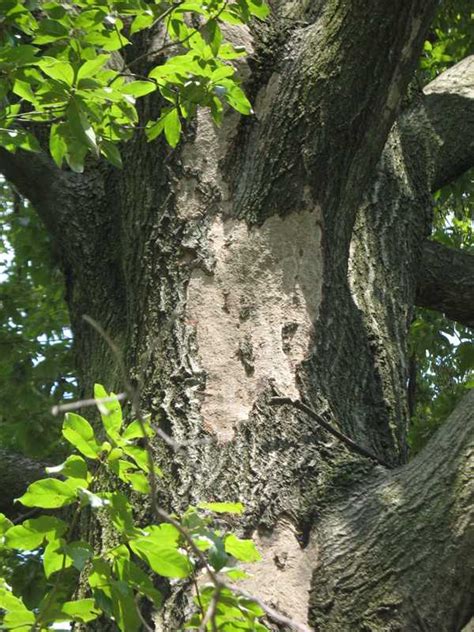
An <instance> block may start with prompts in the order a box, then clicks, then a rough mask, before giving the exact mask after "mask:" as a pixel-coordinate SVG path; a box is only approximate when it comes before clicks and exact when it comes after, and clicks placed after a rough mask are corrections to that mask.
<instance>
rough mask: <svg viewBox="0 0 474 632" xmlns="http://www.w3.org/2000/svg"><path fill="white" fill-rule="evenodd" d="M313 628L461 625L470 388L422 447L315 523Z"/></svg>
mask: <svg viewBox="0 0 474 632" xmlns="http://www.w3.org/2000/svg"><path fill="white" fill-rule="evenodd" d="M315 531H316V533H315V538H316V540H317V541H318V542H319V543H320V549H319V558H318V562H317V568H316V571H315V573H314V576H313V582H312V597H311V608H310V612H311V613H312V614H311V622H312V624H313V625H314V626H315V629H316V630H324V631H328V632H331V631H332V630H341V629H343V630H344V629H347V630H349V629H350V630H427V631H428V630H429V631H431V630H437V631H439V632H448V631H452V630H461V629H462V627H463V626H464V625H465V624H466V623H467V622H468V621H469V619H470V617H471V616H472V612H473V608H474V593H473V591H472V586H473V583H474V393H470V394H469V395H467V396H466V397H465V399H464V400H463V401H462V403H461V404H460V405H459V406H458V407H457V409H456V410H455V412H454V413H453V414H452V415H451V416H450V418H449V419H448V420H447V422H446V423H445V425H444V426H443V427H442V428H441V430H440V431H439V432H438V433H437V434H436V435H435V437H434V438H433V439H432V440H431V441H430V443H429V444H428V445H427V447H426V448H425V449H424V451H423V452H422V454H420V455H419V456H417V457H416V458H415V459H413V461H411V462H410V463H409V464H408V465H406V466H404V467H403V468H401V469H400V470H398V471H397V472H395V473H393V474H387V473H386V472H380V471H379V472H374V474H373V476H372V480H371V481H370V482H369V483H368V484H367V483H364V485H361V486H359V487H358V488H357V489H356V490H355V491H354V492H352V493H350V494H348V495H347V497H346V498H345V499H344V500H343V501H342V502H339V503H337V504H336V505H331V506H330V507H328V509H327V510H326V512H325V515H323V516H322V518H321V520H320V521H319V523H318V525H317V527H316V530H315Z"/></svg>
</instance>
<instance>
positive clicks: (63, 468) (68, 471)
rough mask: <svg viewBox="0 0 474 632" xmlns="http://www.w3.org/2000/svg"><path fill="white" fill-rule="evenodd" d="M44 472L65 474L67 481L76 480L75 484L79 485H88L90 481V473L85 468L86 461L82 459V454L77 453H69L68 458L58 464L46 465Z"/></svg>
mask: <svg viewBox="0 0 474 632" xmlns="http://www.w3.org/2000/svg"><path fill="white" fill-rule="evenodd" d="M46 472H47V473H48V474H62V475H63V476H67V477H68V479H69V482H72V481H71V479H73V481H74V483H73V484H76V483H75V482H76V481H77V485H80V486H81V487H88V486H89V482H90V478H91V476H90V474H89V470H88V469H87V463H86V462H85V461H84V459H83V458H82V456H79V455H78V454H71V456H68V458H67V459H66V460H65V461H64V463H61V464H60V465H56V466H54V467H47V468H46Z"/></svg>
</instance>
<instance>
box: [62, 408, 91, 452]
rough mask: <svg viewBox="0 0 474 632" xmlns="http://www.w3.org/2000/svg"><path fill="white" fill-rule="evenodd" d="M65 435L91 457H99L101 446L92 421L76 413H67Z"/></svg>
mask: <svg viewBox="0 0 474 632" xmlns="http://www.w3.org/2000/svg"><path fill="white" fill-rule="evenodd" d="M62 432H63V436H64V438H65V439H67V440H68V441H69V443H70V444H72V445H73V446H74V447H75V448H77V449H78V450H79V452H82V454H83V455H84V456H86V457H88V458H89V459H97V458H98V457H99V455H100V453H101V446H100V444H99V443H98V442H97V440H96V438H95V434H94V430H93V429H92V426H91V425H90V423H89V422H88V421H87V420H86V419H84V417H81V416H80V415H76V414H75V413H67V414H66V417H65V419H64V424H63V431H62Z"/></svg>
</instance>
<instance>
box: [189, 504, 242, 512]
mask: <svg viewBox="0 0 474 632" xmlns="http://www.w3.org/2000/svg"><path fill="white" fill-rule="evenodd" d="M198 508H199V509H207V510H208V511H213V512H214V513H233V514H241V513H243V511H244V509H245V508H244V506H243V504H242V503H199V504H198Z"/></svg>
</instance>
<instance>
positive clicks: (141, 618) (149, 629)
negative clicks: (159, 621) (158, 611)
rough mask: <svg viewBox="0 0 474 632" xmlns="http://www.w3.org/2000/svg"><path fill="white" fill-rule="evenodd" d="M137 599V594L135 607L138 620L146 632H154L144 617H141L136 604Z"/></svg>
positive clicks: (136, 602) (138, 606)
mask: <svg viewBox="0 0 474 632" xmlns="http://www.w3.org/2000/svg"><path fill="white" fill-rule="evenodd" d="M138 599H139V595H138V594H137V595H136V596H135V607H136V609H137V614H138V618H139V619H140V621H141V622H142V624H143V627H144V628H145V630H146V632H155V629H154V628H152V627H150V626H149V625H148V623H147V621H146V619H145V617H144V616H143V614H142V611H141V610H140V605H139V603H138Z"/></svg>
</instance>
